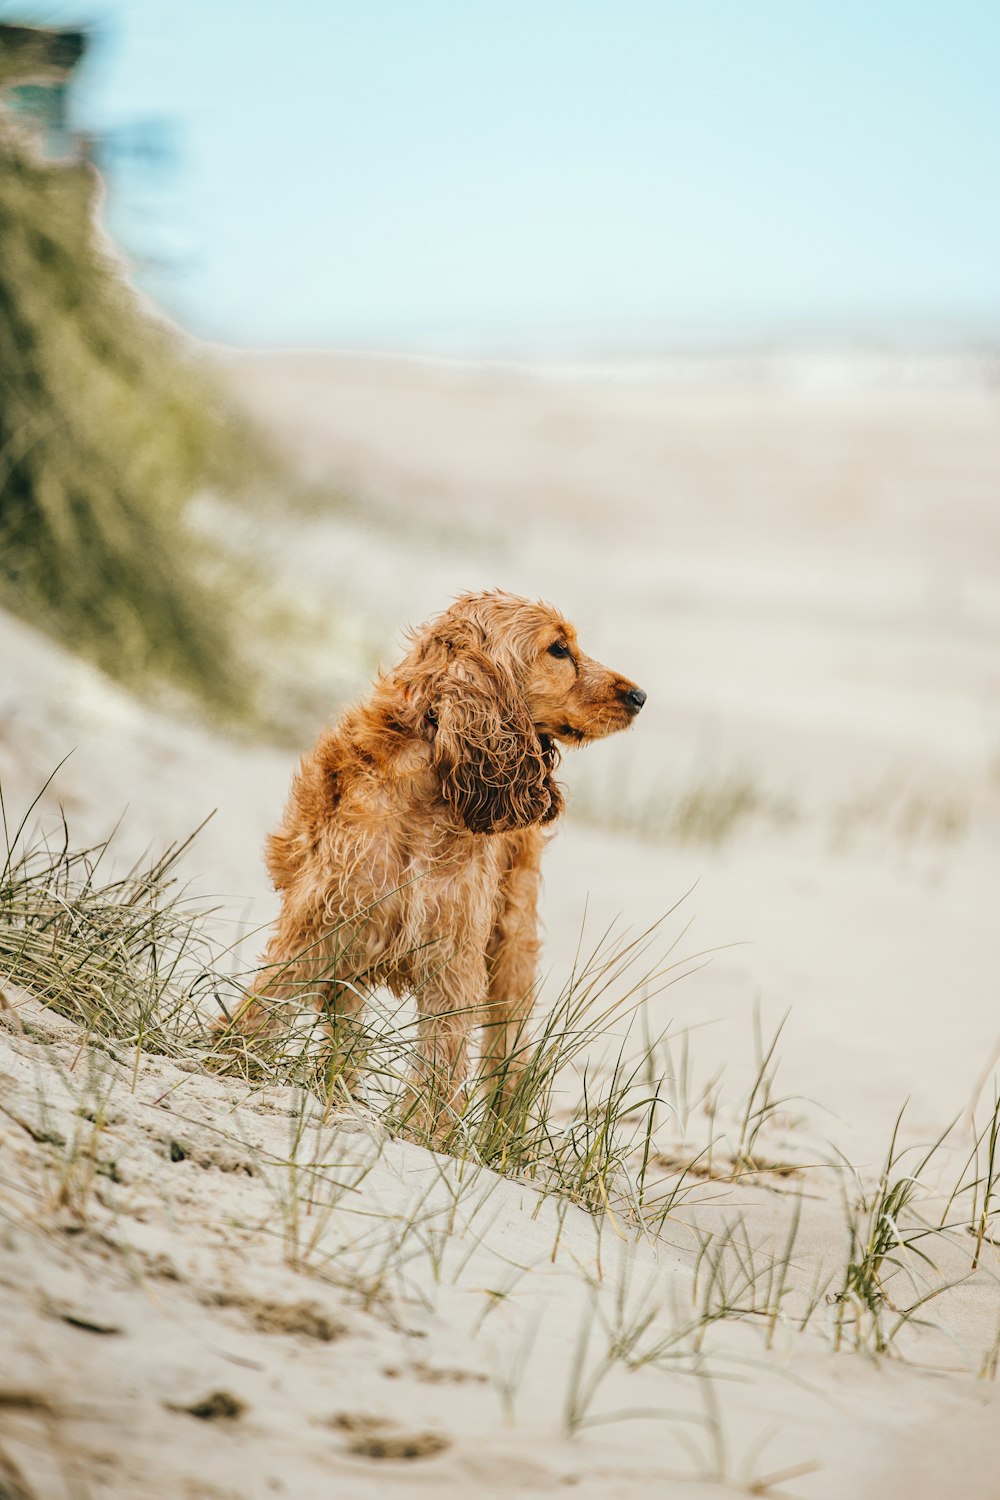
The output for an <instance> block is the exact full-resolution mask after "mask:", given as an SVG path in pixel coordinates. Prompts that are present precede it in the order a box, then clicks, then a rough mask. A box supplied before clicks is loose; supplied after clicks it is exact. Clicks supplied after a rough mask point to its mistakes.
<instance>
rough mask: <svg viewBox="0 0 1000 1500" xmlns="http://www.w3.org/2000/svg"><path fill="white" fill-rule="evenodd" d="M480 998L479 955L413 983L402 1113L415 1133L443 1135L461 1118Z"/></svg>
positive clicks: (483, 979) (482, 968) (481, 968)
mask: <svg viewBox="0 0 1000 1500" xmlns="http://www.w3.org/2000/svg"><path fill="white" fill-rule="evenodd" d="M485 995H486V964H485V962H484V959H483V957H482V955H481V954H478V953H464V954H459V955H456V956H455V957H453V958H452V959H450V960H448V961H446V962H444V963H442V964H441V965H440V967H438V968H437V969H434V970H432V971H431V972H430V973H429V974H427V975H426V976H425V977H424V978H423V980H422V981H421V982H420V983H419V984H418V985H417V987H416V1001H417V1012H418V1019H417V1036H418V1047H417V1050H418V1053H419V1056H418V1059H417V1062H416V1066H415V1067H414V1070H413V1077H412V1079H411V1083H410V1088H409V1091H408V1093H407V1099H406V1109H405V1113H406V1118H407V1123H408V1124H410V1125H412V1126H414V1127H415V1128H416V1129H418V1130H422V1131H425V1132H427V1133H428V1134H432V1135H437V1136H442V1135H446V1134H447V1133H448V1131H449V1130H450V1129H451V1127H452V1126H453V1125H454V1124H456V1123H457V1121H458V1120H459V1118H460V1117H461V1114H462V1111H463V1109H464V1107H465V1093H464V1089H465V1084H466V1082H467V1080H468V1076H469V1039H470V1036H471V1034H472V1029H473V1027H474V1025H475V1023H476V1021H477V1020H478V1018H479V1017H480V1016H481V1014H482V1007H483V1001H484V998H485Z"/></svg>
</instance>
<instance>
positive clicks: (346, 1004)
mask: <svg viewBox="0 0 1000 1500" xmlns="http://www.w3.org/2000/svg"><path fill="white" fill-rule="evenodd" d="M411 639H412V646H411V649H410V651H409V652H408V654H407V655H406V656H405V657H404V658H403V660H402V661H401V662H400V663H399V665H398V666H397V667H396V668H395V670H394V671H392V672H390V673H387V674H384V675H382V676H380V677H379V679H378V680H377V682H376V683H375V685H374V688H373V690H372V692H371V694H370V696H369V697H368V698H367V699H366V700H365V701H364V702H363V703H362V704H360V706H358V707H357V708H353V709H351V710H349V711H348V712H347V713H346V714H345V715H344V717H343V718H342V720H341V721H340V723H339V724H338V726H337V727H336V728H335V729H331V730H328V731H327V732H326V733H325V734H324V735H323V736H322V737H321V738H320V740H319V742H318V744H317V745H316V747H315V749H314V750H313V751H312V752H311V753H310V754H309V755H307V756H305V758H304V759H303V761H302V763H301V765H300V767H299V770H298V773H297V775H296V777H295V780H294V782H293V784H292V791H291V796H290V798H289V802H288V806H287V808H286V810H285V816H284V821H283V822H282V824H281V827H280V828H279V829H278V831H277V832H276V833H274V834H272V835H271V836H270V838H269V839H268V844H267V864H268V869H269V870H270V873H271V877H272V879H273V881H274V884H275V887H276V888H277V890H278V891H279V892H280V894H281V900H282V906H281V913H280V915H279V917H278V921H277V923H276V925H275V928H274V931H273V933H272V935H271V939H270V942H269V943H268V947H267V953H266V956H265V959H264V965H263V967H262V970H261V974H260V977H259V979H258V981H257V984H256V986H255V995H254V997H253V998H252V999H251V1000H250V1001H249V1002H248V1003H247V1004H246V1005H245V1006H244V1007H243V1009H242V1010H241V1012H240V1013H239V1014H238V1015H237V1017H236V1024H237V1025H238V1027H239V1029H240V1030H241V1031H243V1032H245V1033H247V1034H251V1035H252V1034H260V1033H262V1032H265V1033H266V1032H272V1033H273V1031H274V1029H275V1027H276V1026H277V1025H280V1024H281V1019H282V1015H283V1013H284V1014H287V1010H286V1008H285V1007H284V1005H283V1004H282V1003H281V1002H287V1001H289V1000H290V999H293V998H294V999H297V1000H302V999H306V1000H308V1001H311V1002H312V1003H314V1004H316V1005H318V1006H319V1007H320V1008H321V1009H322V1010H324V1011H325V1012H326V1014H327V1016H328V1018H329V1021H330V1025H331V1029H332V1031H333V1034H334V1036H335V1038H336V1036H337V1032H338V1023H339V1025H340V1030H341V1032H343V1023H344V1022H345V1021H347V1020H349V1018H350V1017H351V1016H352V1015H354V1014H355V1013H356V1012H357V1010H358V1008H359V1007H360V1006H361V1005H362V1003H363V1000H364V996H365V995H366V993H368V992H370V991H372V990H373V989H374V988H375V987H376V986H380V985H384V986H386V987H387V988H388V989H389V990H390V991H391V992H392V993H393V994H394V995H397V996H402V995H406V994H410V993H412V994H413V995H414V996H415V997H416V1002H417V1008H418V1034H419V1050H420V1054H421V1058H422V1063H423V1068H422V1079H421V1082H422V1089H421V1090H420V1092H421V1094H422V1097H423V1098H424V1099H425V1100H426V1099H427V1096H428V1094H430V1096H431V1098H432V1101H433V1102H432V1103H431V1104H430V1105H429V1106H428V1108H429V1112H430V1119H431V1123H434V1122H438V1123H440V1120H441V1117H442V1115H444V1116H447V1115H448V1114H449V1113H450V1112H451V1110H452V1109H453V1107H454V1105H455V1102H456V1095H457V1093H458V1091H459V1090H460V1088H461V1086H462V1084H463V1083H464V1081H465V1079H466V1076H467V1074H468V1068H469V1059H468V1047H469V1040H470V1035H471V1033H472V1030H473V1027H474V1026H475V1025H476V1024H477V1023H478V1024H480V1025H482V1026H483V1040H482V1070H483V1073H484V1075H485V1076H486V1077H493V1078H500V1079H502V1083H503V1087H502V1090H501V1091H502V1092H509V1090H510V1088H511V1086H512V1083H513V1080H514V1078H515V1077H516V1073H517V1070H518V1061H519V1056H520V1055H521V1054H522V1053H523V1046H519V1045H518V1038H519V1036H520V1034H521V1032H522V1029H523V1025H524V1022H525V1020H526V1018H527V1016H528V1014H529V1012H530V1010H531V1006H532V1002H533V1000H534V991H535V986H536V982H537V961H538V950H539V943H538V935H537V920H536V906H537V898H538V886H539V861H540V858H541V853H542V845H543V841H544V833H543V829H544V826H545V825H546V824H547V823H551V822H553V820H554V819H555V818H557V817H558V816H559V814H560V813H561V812H562V810H563V799H562V794H561V792H560V789H559V787H558V785H557V783H556V781H555V779H554V776H553V772H554V770H555V768H556V765H557V763H558V758H559V751H558V749H557V746H559V745H584V744H588V743H589V742H590V741H591V740H595V739H601V738H602V737H603V736H605V735H608V734H613V733H614V732H615V731H616V730H619V729H625V728H626V727H627V726H628V725H629V724H630V723H631V722H632V720H633V719H634V718H635V716H636V714H637V713H638V712H639V710H640V709H641V707H642V705H643V703H644V702H645V700H646V694H645V693H644V692H643V691H642V689H641V688H638V687H636V686H635V684H634V683H632V682H629V681H628V679H627V678H624V677H619V676H618V674H617V673H615V672H610V671H608V669H607V668H606V667H602V666H601V665H600V664H599V663H598V662H596V661H593V660H592V659H591V658H590V657H588V656H585V655H584V654H583V652H582V651H581V650H580V648H579V646H578V645H577V641H576V632H575V631H574V630H573V627H572V626H571V625H569V624H568V623H567V622H566V621H565V620H564V619H562V618H561V616H560V615H558V614H557V613H556V611H555V610H553V609H551V608H550V607H549V606H548V605H545V604H539V603H532V602H530V601H528V600H526V599H518V598H515V597H514V596H513V595H511V594H506V593H503V592H500V591H499V590H497V591H494V592H491V593H482V594H466V595H465V596H464V597H462V598H460V599H459V600H457V601H456V603H455V604H453V605H452V606H451V608H450V609H448V610H446V611H445V612H444V614H442V615H440V616H439V617H438V618H437V619H436V620H433V621H431V623H430V624H429V625H426V626H424V628H423V629H422V630H420V631H418V632H416V633H415V634H414V635H413V636H412V637H411ZM275 1001H276V1002H279V1004H278V1005H277V1006H275V1005H274V1004H269V1003H268V1002H275Z"/></svg>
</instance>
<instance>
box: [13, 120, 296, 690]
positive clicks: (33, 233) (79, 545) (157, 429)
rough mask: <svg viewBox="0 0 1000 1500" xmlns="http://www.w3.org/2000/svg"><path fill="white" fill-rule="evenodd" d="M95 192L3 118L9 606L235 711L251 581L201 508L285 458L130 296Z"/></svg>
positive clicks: (113, 667) (108, 659) (82, 174)
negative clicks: (194, 513)
mask: <svg viewBox="0 0 1000 1500" xmlns="http://www.w3.org/2000/svg"><path fill="white" fill-rule="evenodd" d="M98 198H99V179H98V178H97V176H96V173H95V172H94V171H93V169H92V168H90V167H89V166H87V165H85V164H73V165H61V166H52V165H45V164H43V163H41V162H38V161H36V160H35V159H33V157H32V156H31V155H30V154H29V153H27V152H26V151H25V150H24V149H23V148H21V147H20V146H19V145H18V144H17V143H16V141H15V140H14V139H13V138H12V137H11V136H10V134H9V133H5V132H4V129H3V126H2V124H0V241H2V243H3V254H2V256H0V604H3V605H5V606H6V607H7V608H9V609H12V610H13V611H15V612H16V613H18V614H20V615H22V616H23V617H24V618H26V619H27V620H29V621H30V622H31V623H33V624H35V625H37V626H39V627H40V628H41V629H43V630H44V631H46V633H48V634H49V635H51V636H53V637H54V638H55V639H57V640H59V641H62V642H63V643H65V644H67V645H69V646H71V647H72V649H73V650H74V651H76V652H78V653H80V654H82V655H85V656H87V657H89V658H90V659H91V660H92V661H94V662H96V663H97V665H98V666H100V667H101V668H102V669H103V670H104V671H106V672H108V673H109V674H110V675H112V676H114V677H116V678H118V679H120V680H122V681H124V682H127V683H129V684H131V685H133V686H136V685H139V686H144V687H145V686H148V685H149V684H150V683H152V682H157V681H161V682H164V681H165V682H170V683H172V684H175V685H178V686H180V687H181V688H183V689H185V690H187V691H189V692H192V693H194V694H196V695H198V696H200V697H201V698H202V699H204V700H205V701H207V702H210V703H211V704H212V705H213V707H214V708H215V710H216V711H217V712H219V713H222V714H227V713H228V714H237V713H239V712H241V711H243V710H245V709H246V707H247V704H248V701H249V699H250V697H251V696H252V690H253V674H252V672H251V671H250V670H249V668H248V664H247V662H246V661H245V660H242V659H241V655H240V652H239V649H238V645H237V633H238V629H239V624H240V621H244V622H245V620H246V618H248V611H247V610H246V609H245V608H244V609H241V608H239V607H238V606H239V605H240V604H241V603H242V602H243V601H242V600H241V597H240V596H241V593H242V591H243V588H244V584H245V580H243V579H239V578H237V577H236V575H235V573H234V571H233V568H232V567H231V566H230V565H229V564H227V562H226V560H225V558H224V556H223V554H222V553H221V551H220V550H218V549H213V548H212V547H211V546H210V545H209V544H208V543H207V542H206V541H205V539H204V538H201V537H196V536H195V535H194V533H193V531H192V528H191V525H190V505H191V502H192V500H193V499H194V498H195V497H196V496H197V495H198V494H200V493H205V492H214V493H228V494H244V493H246V492H248V491H249V490H250V489H252V487H253V485H254V483H255V482H258V481H259V480H260V478H261V476H262V475H263V474H265V473H270V472H274V470H275V463H274V460H273V459H272V458H271V456H270V454H269V453H268V452H267V451H266V448H265V445H264V444H263V443H262V442H261V440H260V439H259V438H258V437H257V435H256V434H255V433H254V432H253V431H252V430H251V429H250V427H249V424H248V423H247V422H246V421H244V420H243V419H242V418H240V417H239V416H237V415H236V414H235V413H234V411H233V410H231V409H230V408H229V407H228V406H227V404H226V402H225V401H224V399H223V397H222V396H221V394H220V391H219V389H218V388H217V386H216V384H215V381H214V380H213V378H212V377H211V375H210V373H209V372H208V371H207V369H206V368H203V367H202V366H201V365H200V364H199V363H198V361H197V360H196V359H195V358H194V357H193V355H192V354H191V353H190V352H188V351H187V350H186V349H185V348H184V347H183V345H182V341H181V339H180V337H179V336H178V335H175V334H174V333H173V332H172V331H171V330H170V329H169V328H168V327H167V326H166V325H165V324H163V323H162V322H160V321H157V320H156V319H155V317H154V316H153V315H152V314H151V313H150V312H148V311H147V310H145V309H144V308H143V307H142V305H141V304H140V303H139V301H138V299H137V298H136V296H135V295H134V294H133V292H132V291H131V289H130V288H129V287H128V286H127V284H126V283H125V281H124V279H123V276H122V274H121V268H120V266H119V264H118V263H117V262H116V261H115V259H114V258H113V256H112V253H111V250H110V246H108V245H107V244H106V243H105V242H104V241H103V239H102V236H101V232H100V230H99V229H98V228H97V211H98ZM234 622H235V628H234Z"/></svg>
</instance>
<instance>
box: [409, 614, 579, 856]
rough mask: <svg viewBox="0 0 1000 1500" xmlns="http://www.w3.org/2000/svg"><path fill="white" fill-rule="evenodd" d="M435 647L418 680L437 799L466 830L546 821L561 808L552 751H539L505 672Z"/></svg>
mask: <svg viewBox="0 0 1000 1500" xmlns="http://www.w3.org/2000/svg"><path fill="white" fill-rule="evenodd" d="M436 644H437V646H438V651H440V653H441V655H440V657H439V661H440V665H439V667H438V670H436V671H431V672H430V673H429V674H428V675H427V676H426V677H425V678H424V680H423V682H422V683H421V697H422V698H423V700H424V704H425V707H424V715H425V723H427V725H428V728H429V732H430V733H431V734H432V736H433V739H432V751H433V759H434V766H435V769H436V770H437V773H438V776H439V778H440V781H441V791H442V794H443V796H444V799H445V801H446V802H447V803H448V804H449V806H451V807H452V808H454V810H455V812H456V813H457V814H458V816H459V817H460V818H461V820H462V822H463V823H464V824H465V826H466V828H468V829H470V830H471V832H473V833H509V832H511V831H512V830H513V829H516V828H528V827H530V826H531V825H532V824H533V823H548V822H551V821H552V819H553V818H555V817H557V816H558V814H559V813H560V812H561V811H562V795H561V793H560V791H559V788H558V787H557V786H556V783H555V781H554V780H553V778H552V769H553V756H552V752H551V750H548V752H547V751H546V750H544V749H543V748H542V744H541V742H540V741H539V738H538V735H537V734H536V733H535V727H534V725H533V724H532V722H531V720H530V718H529V717H528V712H527V709H526V708H525V705H524V701H523V699H522V697H521V694H520V692H519V690H518V686H517V683H516V682H515V680H514V677H513V674H512V673H511V672H510V671H509V670H508V669H507V668H505V667H503V666H501V665H499V664H498V663H497V662H495V661H493V660H491V659H490V657H489V656H488V655H487V654H486V652H485V651H484V650H483V649H482V648H481V647H479V646H477V645H472V644H468V643H465V642H462V643H460V642H458V641H456V640H448V641H446V642H441V641H439V642H438V643H436ZM433 654H434V655H437V654H438V652H434V653H433Z"/></svg>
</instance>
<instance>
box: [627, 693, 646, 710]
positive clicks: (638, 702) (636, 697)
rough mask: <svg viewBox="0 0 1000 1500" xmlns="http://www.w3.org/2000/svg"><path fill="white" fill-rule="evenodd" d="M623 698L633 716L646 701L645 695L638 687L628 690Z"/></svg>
mask: <svg viewBox="0 0 1000 1500" xmlns="http://www.w3.org/2000/svg"><path fill="white" fill-rule="evenodd" d="M624 697H625V702H626V703H627V704H628V706H629V708H630V709H631V710H632V712H633V713H634V714H637V713H638V712H639V710H640V708H641V707H642V705H643V704H644V703H645V701H646V694H645V693H644V692H643V690H642V688H639V687H634V688H629V690H628V692H627V693H625V695H624Z"/></svg>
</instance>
